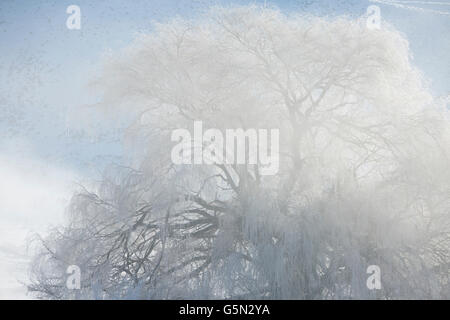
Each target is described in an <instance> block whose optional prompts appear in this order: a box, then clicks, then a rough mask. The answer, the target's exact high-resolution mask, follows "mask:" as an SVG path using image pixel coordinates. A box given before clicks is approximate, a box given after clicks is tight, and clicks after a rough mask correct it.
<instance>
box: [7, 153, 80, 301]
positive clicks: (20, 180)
mask: <svg viewBox="0 0 450 320" xmlns="http://www.w3.org/2000/svg"><path fill="white" fill-rule="evenodd" d="M76 179H77V175H76V174H75V173H74V172H73V171H71V170H69V169H65V168H59V167H55V166H52V165H50V164H49V163H47V162H45V161H42V160H37V159H35V158H33V157H31V156H29V155H27V156H21V157H19V156H17V155H15V156H5V155H1V156H0V299H25V298H27V296H26V289H25V288H24V286H23V285H22V284H21V283H20V282H23V281H25V282H26V280H27V279H26V276H27V268H28V261H29V256H28V255H27V252H26V239H27V237H28V235H29V234H30V233H32V232H39V233H45V230H46V229H47V227H48V226H49V225H57V224H60V223H62V221H63V217H64V211H65V207H66V206H67V204H68V201H69V200H70V197H71V194H72V192H73V190H74V188H75V185H74V181H76Z"/></svg>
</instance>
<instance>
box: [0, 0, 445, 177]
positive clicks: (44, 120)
mask: <svg viewBox="0 0 450 320" xmlns="http://www.w3.org/2000/svg"><path fill="white" fill-rule="evenodd" d="M255 2H256V3H264V2H266V3H267V5H275V6H277V7H279V8H280V9H281V10H282V11H284V12H287V13H289V12H294V11H307V12H310V13H312V14H316V15H322V16H323V15H340V14H345V15H349V16H352V17H359V16H361V15H363V14H364V13H365V11H366V9H367V7H368V6H369V5H371V4H376V5H378V6H379V7H380V8H381V16H382V19H384V20H386V21H388V22H389V23H391V24H393V25H394V26H396V27H397V28H398V29H399V30H400V31H401V32H403V33H404V34H405V36H406V37H407V38H408V40H409V41H410V45H411V51H412V53H413V55H414V63H415V64H416V65H417V66H418V67H419V68H420V69H421V70H422V71H423V73H424V75H425V76H426V78H427V79H429V80H430V87H431V90H432V92H433V93H434V94H436V95H447V94H448V93H449V92H450V84H449V81H448V79H449V76H450V59H449V55H450V53H449V52H450V36H449V32H450V15H441V14H436V13H431V12H421V11H414V10H409V9H404V8H397V7H394V6H392V5H386V4H383V3H372V2H370V1H368V0H359V1H356V0H332V1H325V0H323V1H320V0H318V1H314V0H280V1H269V0H268V1H245V0H240V1H238V0H232V1H225V0H213V1H208V0H190V1H188V0H181V1H180V0H147V1H145V0H133V1H123V0H95V1H94V0H71V1H61V0H42V1H32V2H31V1H27V0H15V1H14V0H2V2H1V4H0V35H1V36H0V47H1V52H2V59H1V62H0V85H1V89H0V99H1V97H2V93H3V99H2V100H3V101H2V100H0V101H1V102H2V103H5V104H7V105H8V106H9V108H10V110H11V109H12V110H14V111H10V113H11V112H13V113H15V114H16V116H17V117H18V118H19V120H20V121H19V120H18V121H19V122H18V124H17V123H9V122H8V121H2V120H1V118H2V117H1V114H0V133H4V136H3V137H1V138H0V147H3V148H4V150H7V152H12V153H16V152H18V151H19V150H20V148H19V146H20V145H24V146H23V148H25V149H26V150H27V151H30V149H31V150H33V151H32V152H33V153H34V154H36V156H38V157H43V158H45V159H46V160H49V161H57V162H58V163H61V164H64V165H70V166H75V167H76V169H77V170H85V169H86V168H88V167H91V166H90V165H94V164H95V165H97V166H98V165H101V164H102V163H103V162H104V163H107V162H108V161H111V159H112V158H111V157H109V155H110V156H112V157H113V158H114V157H115V158H114V159H115V160H117V161H120V153H121V148H120V143H118V139H117V136H115V135H112V134H109V135H108V136H109V137H110V138H109V140H102V141H101V142H100V144H98V142H97V143H93V141H92V137H90V138H89V137H88V136H87V135H85V136H80V134H78V135H76V134H74V132H75V131H76V130H75V129H76V128H75V127H76V126H77V124H76V121H77V120H76V119H75V118H74V114H77V113H80V112H86V108H84V109H83V107H82V106H86V105H88V104H90V103H92V102H93V101H95V93H92V92H90V91H89V90H87V85H88V82H89V80H90V79H92V78H93V77H94V76H95V73H96V70H97V69H96V68H97V67H98V65H99V63H100V61H101V56H102V54H104V53H105V52H106V51H108V50H117V49H119V48H123V47H126V46H127V45H128V44H129V43H130V42H131V41H132V40H133V38H134V37H135V35H136V33H137V32H142V31H143V32H150V31H151V24H152V21H164V20H167V19H170V18H172V17H174V16H176V15H179V16H182V17H195V16H196V15H198V14H199V13H201V11H202V10H203V9H205V8H206V7H207V6H208V5H209V4H223V5H227V4H247V3H255ZM419 2H423V1H419ZM432 2H434V1H432ZM71 4H76V5H78V6H79V7H80V8H81V14H82V28H81V30H69V29H67V28H66V25H65V22H66V19H67V17H68V14H67V13H66V8H67V7H68V6H69V5H71ZM449 4H450V1H449ZM417 6H419V7H421V8H432V9H438V10H447V11H449V12H450V6H445V5H425V4H420V5H417ZM5 96H6V98H5ZM0 110H2V109H0ZM3 118H4V119H5V118H6V114H5V113H4V117H3ZM97 125H98V123H97ZM97 125H96V124H94V126H97ZM100 127H101V126H100ZM68 128H70V132H69V134H68V132H67V129H68ZM78 129H79V128H78ZM78 131H79V130H78ZM78 133H80V132H78ZM102 159H103V160H104V161H103V160H102ZM102 161H103V162H102Z"/></svg>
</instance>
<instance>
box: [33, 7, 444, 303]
mask: <svg viewBox="0 0 450 320" xmlns="http://www.w3.org/2000/svg"><path fill="white" fill-rule="evenodd" d="M96 85H97V89H98V90H99V92H101V93H102V95H103V100H102V101H103V102H102V103H101V105H100V108H103V109H104V110H105V111H106V112H108V113H109V114H113V115H115V116H118V117H120V118H122V119H131V123H130V127H129V129H128V131H127V134H126V136H125V137H124V141H125V144H126V146H127V151H128V153H127V154H128V155H129V163H128V164H127V166H128V167H114V168H111V169H110V170H108V171H107V172H106V173H105V177H104V181H103V182H102V183H101V184H100V185H99V186H98V188H97V189H96V190H91V191H88V190H81V191H80V192H79V193H77V194H76V195H74V197H73V199H72V202H71V205H70V207H69V210H68V213H69V221H70V223H69V224H68V225H66V226H64V227H62V228H60V229H57V230H55V231H54V232H52V233H51V234H50V236H49V237H48V238H46V239H43V240H42V241H41V242H39V243H41V247H42V249H41V251H40V254H38V255H37V257H36V259H35V261H34V263H33V266H32V284H31V285H30V290H32V291H34V292H35V293H36V294H37V295H38V296H40V297H43V298H55V299H61V298H64V299H65V298H97V299H101V298H108V299H111V298H113V299H114V298H139V299H153V298H160V299H166V298H205V299H209V298H235V299H237V298H242V299H246V298H252V299H344V298H345V299H346V298H380V299H392V298H394V299H395V298H449V297H450V283H449V272H448V270H449V263H450V213H449V210H450V170H448V169H449V158H448V157H449V156H450V147H449V146H450V133H449V128H450V127H449V124H450V122H449V119H448V113H447V110H446V109H445V107H444V106H443V105H441V104H439V103H437V102H436V101H435V99H433V97H432V96H431V95H430V93H429V92H428V90H427V87H426V85H425V83H424V81H423V79H422V77H421V75H420V73H419V72H418V70H417V69H416V68H414V67H413V65H412V63H411V56H410V52H409V48H408V43H407V41H406V40H405V38H404V37H402V36H401V35H400V34H399V33H398V32H397V31H395V30H394V29H393V28H389V27H384V28H383V29H381V30H369V29H367V28H366V25H365V21H362V20H361V21H360V20H351V19H348V18H333V19H331V18H319V17H312V16H305V15H291V16H286V15H284V14H282V13H280V12H279V11H278V10H275V9H268V8H261V7H255V6H247V7H235V8H231V9H223V8H215V9H213V10H211V11H210V12H209V13H208V14H207V15H206V16H204V17H203V18H202V19H197V20H194V21H186V20H180V19H177V20H174V21H171V22H169V23H164V24H158V25H156V26H155V29H154V30H153V31H152V32H151V33H149V34H146V35H142V36H140V37H139V39H137V40H136V42H135V43H134V44H133V45H132V46H131V47H129V48H128V49H126V50H124V51H123V52H121V53H120V54H114V55H111V56H110V57H109V58H108V61H107V63H106V64H105V67H104V69H103V73H102V75H101V76H100V77H99V79H98V81H96ZM195 120H201V121H203V125H204V127H210V128H219V129H221V130H225V129H228V128H244V129H248V128H279V129H280V165H279V168H280V169H279V173H278V174H276V175H273V176H263V175H261V174H260V169H261V168H260V167H259V165H228V164H227V165H220V164H215V165H214V164H213V165H174V164H173V163H172V161H171V158H170V155H171V149H172V147H173V145H174V143H173V142H172V141H171V132H172V131H173V130H174V129H178V128H191V127H192V124H193V121H195ZM72 264H75V265H78V266H79V267H80V268H81V271H82V281H81V285H82V288H81V290H79V291H71V290H68V289H67V288H66V283H65V281H66V276H67V275H66V274H65V272H66V268H67V266H68V265H72ZM369 265H377V266H379V267H380V270H381V281H382V288H381V289H380V290H372V291H371V290H369V289H368V288H367V286H366V280H367V278H368V276H369V274H367V273H366V270H367V267H368V266H369Z"/></svg>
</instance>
